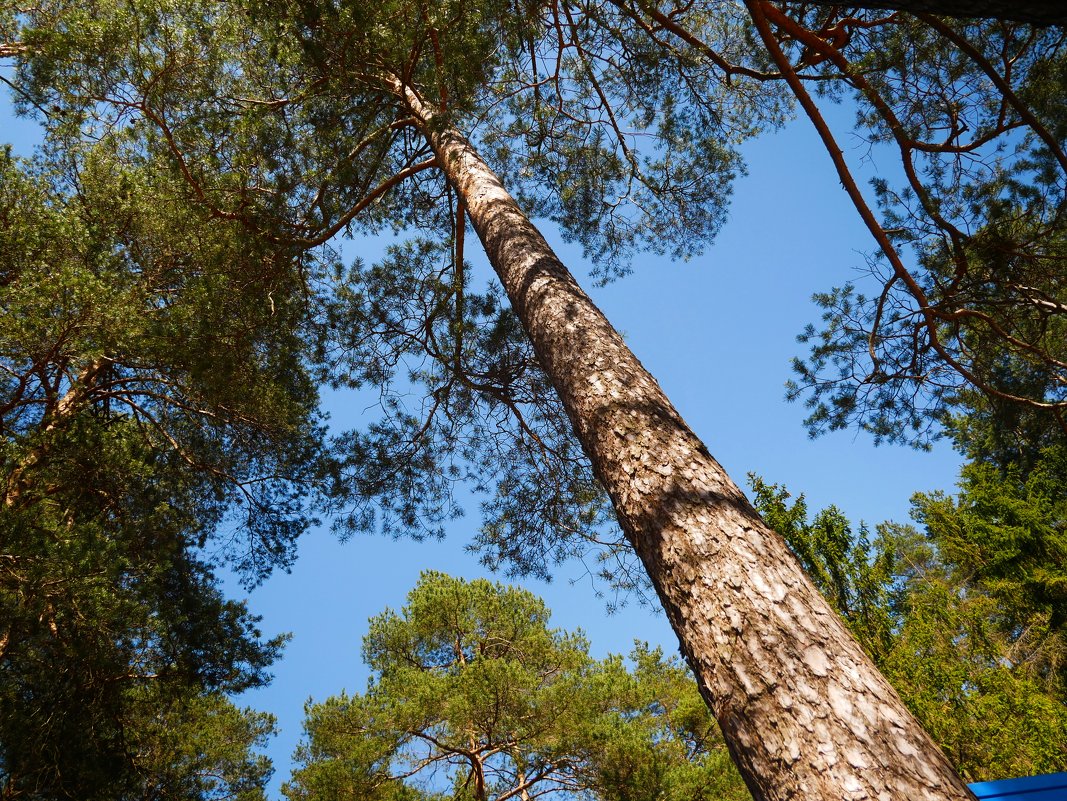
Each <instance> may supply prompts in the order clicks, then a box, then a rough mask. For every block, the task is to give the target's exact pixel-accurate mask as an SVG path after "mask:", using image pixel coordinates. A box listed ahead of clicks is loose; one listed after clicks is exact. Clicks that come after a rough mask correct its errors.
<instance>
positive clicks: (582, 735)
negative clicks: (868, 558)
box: [286, 573, 748, 801]
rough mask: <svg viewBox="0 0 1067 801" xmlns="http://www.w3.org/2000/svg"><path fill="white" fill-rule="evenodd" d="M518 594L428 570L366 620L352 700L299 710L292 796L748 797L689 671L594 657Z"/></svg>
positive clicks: (655, 658) (643, 653) (637, 656)
mask: <svg viewBox="0 0 1067 801" xmlns="http://www.w3.org/2000/svg"><path fill="white" fill-rule="evenodd" d="M548 616H549V612H548V610H547V609H546V608H545V606H544V604H543V603H542V602H541V601H540V600H538V599H537V598H535V597H534V596H533V595H531V594H530V593H529V592H526V591H524V590H520V589H518V588H516V587H506V586H503V585H500V584H492V583H490V582H488V581H485V580H482V579H479V580H475V581H471V582H466V581H464V580H462V579H454V578H451V577H449V576H446V575H443V574H441V573H424V574H423V577H422V579H421V580H420V581H419V583H418V585H417V586H416V587H415V588H414V589H413V590H412V591H411V592H410V593H409V595H408V603H407V605H406V606H405V607H404V609H403V610H402V611H401V612H400V613H399V614H398V613H396V612H392V611H387V612H385V613H383V614H382V615H381V616H379V617H377V618H374V619H373V620H371V624H370V632H369V633H368V635H367V637H366V638H365V640H364V644H363V653H364V658H365V659H366V661H367V663H368V665H369V666H370V668H371V671H372V675H371V679H370V681H369V683H368V688H367V692H366V693H365V694H363V695H354V696H348V695H341V696H337V697H334V698H331V699H328V700H327V701H325V702H322V703H316V704H309V705H308V707H307V713H308V718H307V723H306V731H307V737H308V739H307V742H306V743H305V744H304V745H302V746H301V747H300V748H299V749H298V751H297V759H298V760H299V761H300V762H301V763H302V766H301V767H300V768H299V769H298V770H297V771H296V772H295V773H294V775H293V778H292V780H291V781H290V783H289V784H288V785H287V786H286V794H287V795H288V796H289V797H290V798H294V799H319V798H322V799H326V798H331V799H335V798H336V799H345V798H374V799H377V798H390V799H392V798H409V797H410V798H436V797H449V798H471V799H478V800H479V801H485V800H486V799H494V801H504V799H509V798H537V797H542V796H545V797H556V798H577V797H583V798H586V797H592V798H600V799H629V798H634V799H636V798H645V799H679V800H680V799H683V798H698V799H701V798H707V799H743V798H747V797H748V794H747V792H746V791H745V788H744V784H743V782H742V781H741V778H740V776H739V775H738V774H737V772H736V770H735V769H734V768H733V766H732V764H731V763H730V760H729V756H728V754H727V752H726V749H725V746H724V744H723V742H722V739H721V737H720V736H719V733H718V728H717V726H716V724H715V721H714V719H713V718H712V717H711V715H710V713H709V712H708V710H707V707H706V706H705V705H704V703H703V702H702V700H701V699H700V695H699V693H698V692H697V691H696V687H695V685H694V684H693V682H692V680H691V678H690V677H689V676H688V674H687V672H686V671H685V670H684V669H683V668H682V667H681V666H680V665H678V664H677V663H676V662H673V661H666V660H664V659H663V656H662V654H661V653H660V652H659V651H650V650H648V649H647V648H643V647H639V648H638V649H637V650H635V652H634V654H633V655H632V659H633V663H634V666H633V668H628V667H627V666H626V664H625V662H624V661H623V660H622V658H620V657H608V658H607V659H605V660H599V661H598V660H594V659H593V658H592V657H590V655H589V645H588V643H587V642H586V641H585V640H584V638H583V637H582V636H581V635H580V634H568V633H565V632H561V631H559V630H555V629H549V628H548Z"/></svg>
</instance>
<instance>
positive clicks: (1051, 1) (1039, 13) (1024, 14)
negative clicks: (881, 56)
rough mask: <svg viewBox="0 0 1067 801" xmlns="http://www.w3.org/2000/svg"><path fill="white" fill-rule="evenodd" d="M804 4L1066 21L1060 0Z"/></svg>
mask: <svg viewBox="0 0 1067 801" xmlns="http://www.w3.org/2000/svg"><path fill="white" fill-rule="evenodd" d="M808 4H809V5H815V6H841V7H842V8H873V9H885V10H887V11H906V12H908V13H909V14H936V15H938V16H941V17H964V18H969V19H977V18H983V17H984V18H989V19H1002V20H1007V21H1009V22H1029V23H1031V24H1034V25H1067V3H1064V2H1063V0H1047V1H1046V2H1040V0H862V2H858V3H842V2H834V0H808ZM786 5H789V4H788V3H787V4H786Z"/></svg>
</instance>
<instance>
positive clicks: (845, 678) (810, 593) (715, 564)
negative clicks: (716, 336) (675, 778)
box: [397, 87, 973, 801]
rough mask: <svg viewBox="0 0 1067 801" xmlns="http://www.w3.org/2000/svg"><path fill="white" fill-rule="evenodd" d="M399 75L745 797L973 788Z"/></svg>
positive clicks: (496, 186) (503, 197)
mask: <svg viewBox="0 0 1067 801" xmlns="http://www.w3.org/2000/svg"><path fill="white" fill-rule="evenodd" d="M397 90H398V91H400V92H402V94H403V95H404V99H405V101H406V102H407V104H408V106H409V107H410V108H411V110H412V112H413V113H414V115H415V117H416V119H418V120H419V125H420V127H421V128H422V130H423V132H424V133H425V135H426V137H427V139H428V141H429V142H430V144H431V146H432V147H433V150H434V152H435V153H436V155H437V157H438V160H439V162H440V164H441V167H442V169H443V170H444V171H445V173H446V175H447V176H448V179H449V180H450V181H451V183H452V184H453V186H454V187H455V188H456V190H457V192H458V194H459V196H460V197H461V198H463V200H464V201H465V203H466V204H467V208H468V214H469V216H470V219H471V222H472V223H473V225H474V228H475V230H476V231H477V232H478V235H479V237H480V238H481V240H482V243H483V244H484V246H485V250H486V253H487V254H488V256H489V260H490V262H491V263H492V265H493V267H494V269H495V270H496V271H497V274H498V275H499V277H500V280H501V282H502V283H503V285H504V288H505V290H506V291H507V293H508V296H509V298H510V299H511V303H512V304H513V306H514V308H515V311H516V312H517V313H518V315H519V317H520V318H521V319H522V322H523V324H524V325H525V327H526V331H527V333H528V334H529V336H530V339H531V340H532V341H533V344H534V347H535V349H536V351H537V354H538V357H539V359H540V360H541V363H542V365H543V367H544V368H545V370H546V371H547V373H548V375H549V376H550V378H551V379H552V381H553V383H554V385H555V387H556V389H557V390H558V391H559V394H560V396H561V398H562V400H563V403H564V405H565V407H566V409H567V412H568V414H569V415H570V418H571V421H572V423H573V424H574V428H575V430H576V432H577V434H578V437H579V439H580V440H581V442H582V445H583V447H584V448H585V451H586V453H587V454H588V456H589V458H590V460H591V461H592V464H593V467H594V470H595V471H596V474H597V477H598V478H599V480H600V481H601V482H602V483H603V485H604V487H605V488H606V489H607V491H608V493H609V494H610V496H611V499H612V502H613V503H614V506H615V509H616V511H617V513H618V517H619V520H620V522H621V524H622V528H623V530H624V532H625V533H626V536H627V537H628V538H629V539H630V541H631V543H632V544H633V546H634V548H635V549H636V551H637V553H638V555H639V557H640V558H641V560H642V562H643V563H644V565H645V567H646V569H647V570H648V573H649V576H650V577H651V579H652V582H653V584H654V585H655V587H656V591H657V592H658V593H659V597H660V599H661V600H662V602H663V606H664V608H665V609H666V611H667V615H668V617H669V619H670V622H671V624H672V625H673V627H674V630H675V632H676V633H677V635H678V639H679V641H680V643H681V646H682V651H683V653H684V654H685V656H686V658H687V659H688V661H689V664H690V665H691V667H692V668H693V671H694V673H695V674H696V676H697V678H698V681H699V683H700V687H701V692H702V693H703V695H704V698H705V700H706V701H707V703H708V705H709V706H710V708H711V709H712V711H713V712H714V714H715V716H716V718H717V719H718V720H719V723H720V725H721V726H722V729H723V733H724V735H725V738H726V742H727V744H728V745H729V747H730V751H731V753H732V754H733V757H734V760H735V761H736V762H737V764H738V766H739V767H740V769H741V772H742V774H743V775H744V777H745V781H746V782H747V783H748V786H749V789H750V790H751V791H752V794H753V796H754V797H755V798H756V799H758V800H760V801H762V799H825V801H841V799H901V800H902V801H903V800H905V799H906V800H907V801H915V799H930V800H932V799H968V798H973V796H972V795H971V794H970V792H969V790H968V789H967V787H966V785H965V784H964V783H963V782H962V780H960V778H959V777H958V776H957V775H956V774H955V773H954V771H953V770H952V768H951V766H950V765H949V764H948V762H947V760H946V759H945V757H944V755H943V754H942V753H941V751H940V749H939V748H938V747H937V746H936V745H935V744H934V743H933V741H932V740H930V738H929V736H928V735H927V734H926V733H925V732H924V731H923V730H922V728H921V727H920V726H919V724H918V723H917V722H916V721H915V719H914V718H913V717H912V716H911V715H910V714H909V713H908V711H907V709H906V708H905V707H904V705H903V704H902V702H901V701H900V698H899V696H897V694H896V692H895V691H894V690H893V688H892V687H891V686H890V685H889V684H888V682H886V680H885V679H884V678H883V677H882V675H881V674H880V673H879V672H878V670H877V669H876V668H875V667H874V665H873V664H872V663H871V661H870V660H869V659H868V658H867V657H866V655H865V654H864V653H863V651H862V649H861V648H860V647H859V645H858V644H857V643H856V641H855V639H854V638H853V637H852V636H851V635H850V634H849V632H848V630H847V629H846V628H845V626H844V624H843V623H842V622H841V619H840V618H839V617H838V616H837V614H836V613H834V611H833V610H832V609H831V608H830V607H829V606H828V605H827V603H826V601H825V600H824V599H823V598H822V596H821V595H820V594H819V592H818V590H816V589H815V587H814V586H813V585H812V584H811V582H810V581H809V580H808V579H807V577H806V575H805V574H804V572H803V570H802V568H801V567H800V564H799V562H798V561H797V560H796V559H795V558H794V556H793V555H792V553H791V552H790V551H789V549H788V547H787V546H786V544H785V542H784V541H783V540H782V538H781V537H779V536H778V535H777V534H776V533H775V532H773V531H772V530H770V529H769V528H768V527H767V525H766V524H765V523H764V522H763V521H762V520H761V519H760V518H759V516H758V515H757V514H756V512H755V510H754V509H753V508H752V507H751V505H750V504H749V503H748V501H747V500H746V499H745V497H744V495H743V494H742V492H741V491H740V489H738V487H737V486H736V485H735V484H734V483H733V482H732V481H731V480H730V478H729V476H727V475H726V473H725V471H724V470H723V469H722V467H720V466H719V464H718V463H717V462H716V461H715V459H713V458H712V456H711V454H710V453H709V452H708V450H707V448H706V447H705V446H704V444H703V443H702V442H701V441H700V440H699V439H698V438H697V437H696V435H695V434H694V433H693V432H692V431H691V430H690V429H689V427H688V426H687V425H686V424H685V422H684V421H683V420H682V418H681V417H680V415H679V414H678V412H677V411H675V409H674V408H673V406H672V405H671V403H670V401H669V400H668V399H667V397H666V396H665V395H664V393H663V391H662V390H661V389H660V387H659V385H658V384H657V383H656V380H655V379H654V378H653V377H652V376H651V375H650V374H649V373H648V372H647V371H646V370H645V369H644V368H643V367H642V366H641V363H640V362H639V361H638V360H637V358H636V357H635V356H634V354H633V353H632V352H631V351H630V350H629V349H628V348H627V346H626V345H625V344H624V342H623V341H622V338H621V337H620V336H619V334H618V333H617V332H616V331H615V330H614V328H612V326H611V324H610V323H609V322H608V321H607V319H606V318H605V317H604V316H603V314H601V312H600V311H599V310H598V309H597V308H596V306H595V305H594V304H593V302H592V301H591V300H590V299H589V297H588V296H587V295H586V294H585V293H584V292H583V291H582V290H581V288H580V287H579V286H578V284H577V282H576V281H575V280H574V278H573V277H572V276H571V275H570V273H569V272H568V271H567V270H566V268H565V267H564V266H563V264H561V263H560V261H559V260H558V259H557V258H556V256H555V255H554V254H553V252H552V250H551V248H550V247H549V245H548V243H547V242H546V241H545V240H544V238H543V237H542V236H541V235H540V233H539V232H538V231H537V229H536V228H535V227H534V226H533V225H532V224H531V223H530V221H529V220H528V219H527V218H526V217H525V216H524V215H523V213H522V212H521V210H520V209H519V208H518V206H517V205H516V203H515V202H514V200H513V199H512V198H511V197H510V196H509V195H508V193H507V192H506V191H505V189H504V187H503V185H502V184H501V182H500V180H499V179H498V178H497V177H496V176H495V175H494V174H493V172H492V171H491V170H490V169H489V168H488V167H487V166H486V164H485V163H484V162H483V161H482V160H481V158H480V157H479V156H478V154H477V153H476V152H475V151H474V149H473V148H472V147H471V145H470V144H469V143H468V142H467V141H466V140H465V139H464V138H463V137H462V135H460V134H459V133H458V132H456V131H455V130H454V129H451V128H448V127H447V126H444V125H443V124H441V123H440V122H439V121H438V120H435V119H434V116H433V113H432V111H431V110H430V109H428V108H427V107H425V106H424V105H423V104H422V102H421V101H420V99H419V98H418V97H417V96H416V95H415V94H413V93H412V92H410V91H409V90H401V89H400V87H397Z"/></svg>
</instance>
